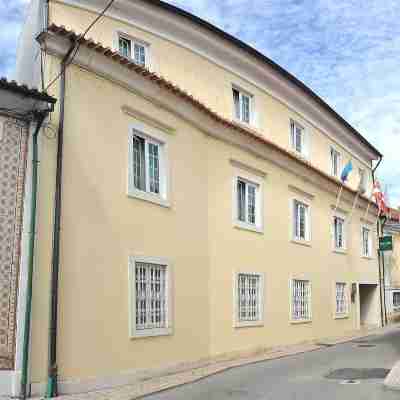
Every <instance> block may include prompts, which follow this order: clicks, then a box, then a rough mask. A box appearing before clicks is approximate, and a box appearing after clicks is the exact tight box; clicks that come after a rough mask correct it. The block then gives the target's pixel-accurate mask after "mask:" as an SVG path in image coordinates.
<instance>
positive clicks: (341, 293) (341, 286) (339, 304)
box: [336, 282, 347, 314]
mask: <svg viewBox="0 0 400 400" xmlns="http://www.w3.org/2000/svg"><path fill="white" fill-rule="evenodd" d="M346 312H347V297H346V284H345V283H343V282H337V283H336V314H345V313H346Z"/></svg>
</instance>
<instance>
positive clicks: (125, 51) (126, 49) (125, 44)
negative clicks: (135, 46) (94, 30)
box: [118, 37, 131, 58]
mask: <svg viewBox="0 0 400 400" xmlns="http://www.w3.org/2000/svg"><path fill="white" fill-rule="evenodd" d="M118 45H119V52H120V53H121V55H122V56H124V57H127V58H131V41H130V40H129V39H125V38H123V37H120V38H119V39H118Z"/></svg>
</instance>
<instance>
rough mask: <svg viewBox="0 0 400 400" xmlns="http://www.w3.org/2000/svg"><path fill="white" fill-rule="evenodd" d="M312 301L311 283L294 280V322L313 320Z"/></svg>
mask: <svg viewBox="0 0 400 400" xmlns="http://www.w3.org/2000/svg"><path fill="white" fill-rule="evenodd" d="M310 299H311V293H310V281H306V280H297V279H294V280H293V281H292V319H293V320H295V321H298V320H308V319H310V318H311V309H310V307H311V306H310Z"/></svg>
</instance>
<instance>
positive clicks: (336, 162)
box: [331, 147, 341, 178]
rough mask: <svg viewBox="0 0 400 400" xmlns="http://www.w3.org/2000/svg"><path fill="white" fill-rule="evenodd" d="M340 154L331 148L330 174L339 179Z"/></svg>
mask: <svg viewBox="0 0 400 400" xmlns="http://www.w3.org/2000/svg"><path fill="white" fill-rule="evenodd" d="M340 159H341V157H340V153H339V152H338V151H337V150H336V149H334V148H333V147H331V174H332V176H335V177H337V178H338V177H339V175H340V173H341V171H340Z"/></svg>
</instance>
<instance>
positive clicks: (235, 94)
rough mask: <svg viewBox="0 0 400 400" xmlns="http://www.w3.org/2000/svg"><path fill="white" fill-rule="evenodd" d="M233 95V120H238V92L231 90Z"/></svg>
mask: <svg viewBox="0 0 400 400" xmlns="http://www.w3.org/2000/svg"><path fill="white" fill-rule="evenodd" d="M232 94H233V106H234V110H235V118H237V119H240V100H239V97H240V94H239V91H238V90H236V89H232Z"/></svg>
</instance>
